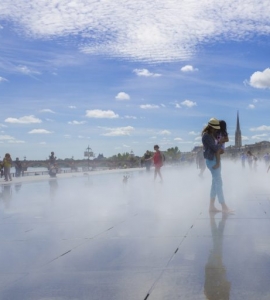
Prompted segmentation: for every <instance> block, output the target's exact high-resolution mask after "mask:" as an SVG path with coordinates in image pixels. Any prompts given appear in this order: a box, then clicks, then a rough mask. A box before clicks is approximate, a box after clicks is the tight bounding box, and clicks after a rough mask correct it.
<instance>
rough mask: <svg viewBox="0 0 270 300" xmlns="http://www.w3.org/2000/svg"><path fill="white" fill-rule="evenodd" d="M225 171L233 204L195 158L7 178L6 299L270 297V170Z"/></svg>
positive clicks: (0, 222) (2, 201)
mask: <svg viewBox="0 0 270 300" xmlns="http://www.w3.org/2000/svg"><path fill="white" fill-rule="evenodd" d="M222 173H223V181H224V194H225V198H226V201H227V204H228V205H229V206H230V207H231V208H232V209H234V210H235V214H230V215H228V214H222V213H216V214H209V213H208V200H209V199H208V195H209V191H210V184H211V178H210V173H209V171H208V170H206V171H205V175H204V179H201V178H199V177H198V171H197V170H196V167H195V166H191V167H189V168H188V167H177V168H169V167H164V169H163V176H164V182H163V183H159V182H158V181H157V182H155V183H154V182H153V173H152V172H151V173H150V174H148V173H146V172H145V170H144V169H142V170H141V171H138V170H136V171H134V172H129V171H125V174H129V176H130V177H129V179H128V182H127V184H124V183H123V181H122V178H123V173H117V172H112V173H110V172H104V173H102V174H100V173H99V174H91V176H76V177H72V178H67V177H61V176H58V178H57V179H49V178H48V177H44V178H39V180H38V181H37V180H35V178H32V179H31V178H28V179H27V180H24V181H22V180H18V179H15V180H14V181H13V182H12V184H9V185H7V184H6V185H1V186H0V193H1V194H0V196H1V197H0V243H1V246H0V266H1V268H0V299H2V300H10V299H12V300H17V299H20V300H32V299H33V300H37V299H42V300H48V299H50V300H62V299H72V300H75V299H87V300H88V299H91V300H97V299H103V300H116V299H117V300H120V299H128V300H133V299H134V300H135V299H136V300H146V299H147V300H149V299H153V300H166V299H170V300H174V299H186V300H187V299H192V300H194V299H195V300H197V299H198V300H200V299H209V300H211V299H214V300H219V299H233V300H234V299H236V300H238V299H241V300H242V299H245V300H249V299H250V300H254V299H260V300H261V299H262V300H264V299H270V285H269V278H270V184H269V182H270V174H267V173H266V170H265V167H264V166H263V165H261V166H260V168H258V170H257V172H251V171H249V170H248V169H245V170H242V169H241V166H240V164H232V163H230V162H223V171H222ZM217 206H218V204H217Z"/></svg>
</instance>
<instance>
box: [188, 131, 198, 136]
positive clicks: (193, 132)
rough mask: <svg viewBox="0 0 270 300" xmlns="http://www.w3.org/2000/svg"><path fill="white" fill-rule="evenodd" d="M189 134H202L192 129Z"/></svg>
mask: <svg viewBox="0 0 270 300" xmlns="http://www.w3.org/2000/svg"><path fill="white" fill-rule="evenodd" d="M188 134H190V135H198V134H200V132H195V131H190V132H189V133H188Z"/></svg>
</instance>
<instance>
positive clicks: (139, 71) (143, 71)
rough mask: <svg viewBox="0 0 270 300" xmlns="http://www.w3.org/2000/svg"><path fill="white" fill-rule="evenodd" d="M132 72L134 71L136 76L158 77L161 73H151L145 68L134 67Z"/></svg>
mask: <svg viewBox="0 0 270 300" xmlns="http://www.w3.org/2000/svg"><path fill="white" fill-rule="evenodd" d="M133 72H134V73H136V74H137V75H138V76H144V77H160V76H161V74H158V73H151V72H149V71H148V70H147V69H135V70H133Z"/></svg>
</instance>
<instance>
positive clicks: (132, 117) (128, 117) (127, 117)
mask: <svg viewBox="0 0 270 300" xmlns="http://www.w3.org/2000/svg"><path fill="white" fill-rule="evenodd" d="M124 118H125V119H134V120H136V119H137V117H135V116H124Z"/></svg>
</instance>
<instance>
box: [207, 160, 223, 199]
mask: <svg viewBox="0 0 270 300" xmlns="http://www.w3.org/2000/svg"><path fill="white" fill-rule="evenodd" d="M205 162H206V166H207V168H208V169H209V171H210V172H211V174H212V186H211V192H210V198H211V199H215V198H216V196H217V197H218V202H219V203H220V204H223V203H225V200H224V196H223V189H222V178H221V164H220V167H219V168H217V169H213V166H214V165H215V164H216V158H214V159H213V160H209V159H206V160H205Z"/></svg>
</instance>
